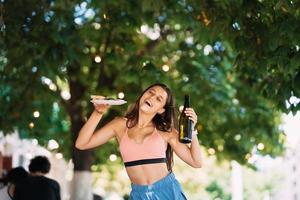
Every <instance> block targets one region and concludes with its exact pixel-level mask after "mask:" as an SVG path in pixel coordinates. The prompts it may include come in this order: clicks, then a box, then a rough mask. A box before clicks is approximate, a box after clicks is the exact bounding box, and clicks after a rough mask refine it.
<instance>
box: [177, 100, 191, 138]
mask: <svg viewBox="0 0 300 200" xmlns="http://www.w3.org/2000/svg"><path fill="white" fill-rule="evenodd" d="M189 107H190V97H189V95H185V96H184V107H183V110H182V113H181V114H180V118H179V141H180V142H181V143H190V142H191V141H192V131H193V130H192V123H193V122H192V120H190V119H189V117H188V116H186V114H185V113H184V111H185V110H186V108H189Z"/></svg>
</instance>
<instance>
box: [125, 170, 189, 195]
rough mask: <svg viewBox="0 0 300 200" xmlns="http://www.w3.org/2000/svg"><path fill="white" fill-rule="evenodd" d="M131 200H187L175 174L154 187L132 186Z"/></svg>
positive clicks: (153, 185) (171, 174) (156, 183)
mask: <svg viewBox="0 0 300 200" xmlns="http://www.w3.org/2000/svg"><path fill="white" fill-rule="evenodd" d="M131 188H132V190H131V193H130V198H129V199H130V200H187V198H186V197H185V195H184V193H183V191H182V189H181V186H180V184H179V182H178V181H177V180H176V178H175V176H174V174H173V173H170V174H168V175H167V176H166V177H164V178H163V179H161V180H159V181H157V182H155V183H153V184H152V185H137V184H131Z"/></svg>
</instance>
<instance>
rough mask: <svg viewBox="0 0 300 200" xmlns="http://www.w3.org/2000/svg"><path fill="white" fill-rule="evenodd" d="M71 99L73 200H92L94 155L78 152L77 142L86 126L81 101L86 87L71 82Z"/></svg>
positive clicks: (76, 82) (88, 151)
mask: <svg viewBox="0 0 300 200" xmlns="http://www.w3.org/2000/svg"><path fill="white" fill-rule="evenodd" d="M70 93H71V99H70V102H69V110H68V112H69V116H70V118H71V133H72V144H73V146H72V160H73V163H74V177H73V184H72V190H71V191H72V194H71V200H92V198H93V194H92V174H91V165H92V162H93V154H92V151H91V150H86V151H82V150H78V149H76V147H75V141H76V139H77V137H78V133H79V131H80V129H81V128H82V126H83V124H84V120H83V114H82V113H83V112H82V106H81V104H80V100H81V99H82V98H83V95H84V93H85V87H84V86H83V85H81V84H80V82H79V81H77V80H76V79H75V80H72V81H70Z"/></svg>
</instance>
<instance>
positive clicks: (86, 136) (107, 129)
mask: <svg viewBox="0 0 300 200" xmlns="http://www.w3.org/2000/svg"><path fill="white" fill-rule="evenodd" d="M94 106H95V111H94V112H93V113H92V114H91V116H90V117H89V119H88V120H87V122H86V123H85V124H84V125H83V127H82V128H81V130H80V131H79V134H78V137H77V140H76V142H75V147H76V148H78V149H81V150H85V149H91V148H94V147H97V146H100V145H102V144H104V143H106V142H107V141H108V140H110V139H111V138H113V137H114V136H115V135H116V131H115V130H116V127H117V121H118V120H120V119H118V118H115V119H114V120H112V121H110V122H109V123H107V124H106V125H105V126H103V127H102V128H101V129H99V130H97V131H95V129H96V127H97V125H98V123H99V121H100V120H101V118H102V116H103V113H104V112H105V111H106V110H107V109H108V108H109V106H108V105H94Z"/></svg>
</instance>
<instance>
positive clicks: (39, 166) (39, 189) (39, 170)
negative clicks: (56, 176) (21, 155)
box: [14, 156, 60, 200]
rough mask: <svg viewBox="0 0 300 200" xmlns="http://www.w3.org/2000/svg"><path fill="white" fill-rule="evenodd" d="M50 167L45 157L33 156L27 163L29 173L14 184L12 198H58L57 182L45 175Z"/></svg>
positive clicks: (33, 199)
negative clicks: (14, 188)
mask: <svg viewBox="0 0 300 200" xmlns="http://www.w3.org/2000/svg"><path fill="white" fill-rule="evenodd" d="M50 167H51V164H50V162H49V160H48V158H47V157H45V156H36V157H34V158H33V159H32V160H31V161H30V164H29V172H30V175H29V176H28V177H27V178H26V179H24V180H22V181H21V182H19V183H18V184H17V185H16V191H15V196H14V200H60V187H59V184H58V182H57V181H55V180H53V179H50V178H47V177H45V175H46V174H47V173H48V172H49V171H50Z"/></svg>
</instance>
